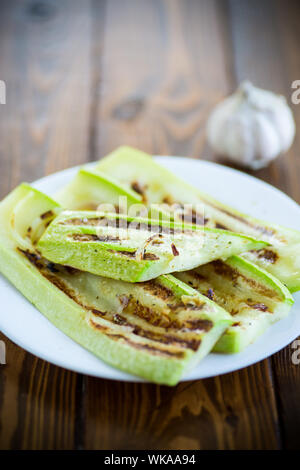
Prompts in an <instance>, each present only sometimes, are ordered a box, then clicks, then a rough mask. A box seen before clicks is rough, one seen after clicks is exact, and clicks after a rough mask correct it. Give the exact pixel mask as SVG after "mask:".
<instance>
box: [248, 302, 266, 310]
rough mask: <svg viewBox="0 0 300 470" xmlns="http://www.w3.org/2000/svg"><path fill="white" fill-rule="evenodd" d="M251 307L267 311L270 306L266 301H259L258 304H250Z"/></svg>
mask: <svg viewBox="0 0 300 470" xmlns="http://www.w3.org/2000/svg"><path fill="white" fill-rule="evenodd" d="M248 305H249V307H251V308H254V309H255V310H260V311H261V312H267V311H268V307H267V305H265V304H264V303H262V302H261V303H257V304H252V305H251V304H248Z"/></svg>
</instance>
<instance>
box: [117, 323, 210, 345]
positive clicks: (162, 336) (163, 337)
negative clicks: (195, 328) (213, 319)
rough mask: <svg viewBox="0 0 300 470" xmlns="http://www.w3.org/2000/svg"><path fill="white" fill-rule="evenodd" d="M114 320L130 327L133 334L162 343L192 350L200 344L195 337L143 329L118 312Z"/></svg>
mask: <svg viewBox="0 0 300 470" xmlns="http://www.w3.org/2000/svg"><path fill="white" fill-rule="evenodd" d="M114 320H115V321H116V323H117V324H118V325H122V326H127V327H130V328H132V333H133V334H136V335H138V336H142V337H144V338H147V339H151V340H153V341H157V342H158V343H162V344H174V343H175V344H179V345H180V346H182V347H185V348H187V349H191V350H192V351H197V350H198V348H199V346H200V344H201V340H200V339H195V338H192V339H184V338H179V337H177V336H174V335H171V334H166V333H157V332H155V331H150V330H145V329H144V328H142V327H141V326H138V325H135V324H133V323H130V322H129V321H127V320H126V318H125V317H123V316H121V315H119V314H116V315H115V316H114Z"/></svg>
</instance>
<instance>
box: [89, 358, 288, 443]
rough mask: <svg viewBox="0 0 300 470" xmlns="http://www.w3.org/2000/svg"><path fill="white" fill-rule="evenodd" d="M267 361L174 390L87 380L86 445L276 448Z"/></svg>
mask: <svg viewBox="0 0 300 470" xmlns="http://www.w3.org/2000/svg"><path fill="white" fill-rule="evenodd" d="M269 377H270V375H269V371H268V363H267V361H263V362H261V363H260V364H258V365H256V366H252V367H249V368H247V369H243V370H242V371H241V372H238V373H234V374H227V375H225V376H221V377H216V378H214V379H206V380H200V381H196V382H182V383H180V384H179V385H178V386H177V387H175V388H170V387H162V386H156V385H149V384H130V383H120V382H119V383H118V382H109V381H104V380H97V379H91V378H90V379H89V380H88V385H87V389H86V402H87V416H89V419H88V422H89V424H90V425H89V426H88V427H87V429H86V443H85V446H86V447H88V448H92V449H145V448H146V449H245V448H247V449H276V448H277V447H278V445H279V442H278V435H277V414H276V406H275V403H274V394H273V390H272V384H271V381H270V378H269Z"/></svg>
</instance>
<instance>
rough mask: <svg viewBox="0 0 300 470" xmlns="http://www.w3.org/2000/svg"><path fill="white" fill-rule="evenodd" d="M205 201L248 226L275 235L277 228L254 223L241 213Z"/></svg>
mask: <svg viewBox="0 0 300 470" xmlns="http://www.w3.org/2000/svg"><path fill="white" fill-rule="evenodd" d="M203 202H204V203H205V204H207V205H208V206H210V207H213V208H214V209H217V210H219V211H220V212H223V213H224V214H226V215H228V216H229V217H232V218H233V219H236V220H238V221H239V222H242V223H243V224H245V225H247V226H248V227H252V228H254V229H256V230H258V231H259V232H260V233H262V234H264V235H270V236H272V235H275V234H276V232H275V230H273V229H271V228H267V227H263V226H261V225H257V224H255V223H252V222H250V220H247V219H245V218H244V217H242V216H241V215H238V214H235V213H233V212H230V211H229V210H227V209H223V208H222V207H218V206H216V205H215V204H213V203H212V202H210V201H207V200H206V199H203Z"/></svg>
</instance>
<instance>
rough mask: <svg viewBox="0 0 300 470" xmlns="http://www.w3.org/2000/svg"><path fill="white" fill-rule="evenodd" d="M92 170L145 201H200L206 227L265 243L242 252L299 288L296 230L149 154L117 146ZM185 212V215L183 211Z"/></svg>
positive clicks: (299, 252) (299, 255)
mask: <svg viewBox="0 0 300 470" xmlns="http://www.w3.org/2000/svg"><path fill="white" fill-rule="evenodd" d="M94 171H96V172H97V171H101V172H102V173H105V174H106V175H109V176H111V177H114V178H115V179H116V180H118V181H119V182H121V183H122V184H123V185H126V184H127V187H135V188H139V190H140V193H141V194H142V196H143V199H144V201H146V203H147V204H163V203H164V208H165V210H166V204H165V202H167V203H169V204H173V203H180V204H194V205H197V206H198V205H199V204H202V206H203V209H202V210H203V211H204V213H205V217H206V219H207V220H206V226H207V227H224V228H226V229H228V230H231V231H233V232H239V233H244V234H247V235H250V236H255V237H257V238H259V239H262V240H265V241H267V242H269V243H270V244H271V245H272V246H270V247H269V248H268V249H267V250H264V249H263V250H257V251H255V252H251V253H246V254H245V258H247V259H248V260H249V261H252V262H255V263H256V264H258V265H259V266H261V267H262V268H263V269H265V270H267V271H268V272H270V273H271V274H273V275H274V276H276V277H277V278H278V279H280V280H281V282H282V283H283V284H285V285H286V286H287V287H288V288H289V289H290V291H291V292H295V291H297V290H299V289H300V232H299V231H297V230H292V229H289V228H285V227H282V226H280V225H276V224H270V223H267V222H264V221H262V220H258V219H255V218H253V217H250V216H249V215H246V214H243V213H241V212H239V211H237V210H235V209H233V208H232V207H229V206H226V205H225V204H223V203H221V202H219V201H216V200H215V199H213V198H212V197H210V196H208V195H207V194H205V193H203V192H201V191H199V190H198V189H196V188H194V187H193V186H191V185H190V184H188V183H186V182H185V181H183V180H181V179H180V178H179V177H177V176H176V175H174V174H173V173H171V172H170V171H169V170H167V169H166V168H164V167H162V166H161V165H159V164H158V163H156V162H155V161H154V160H153V159H152V158H151V157H150V155H147V154H146V153H144V152H141V151H139V150H136V149H133V148H130V147H120V148H118V149H117V150H115V151H114V152H112V153H111V154H110V155H108V156H107V157H106V158H104V159H102V160H100V162H99V163H98V164H97V165H96V167H95V168H94ZM187 215H188V214H187Z"/></svg>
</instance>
